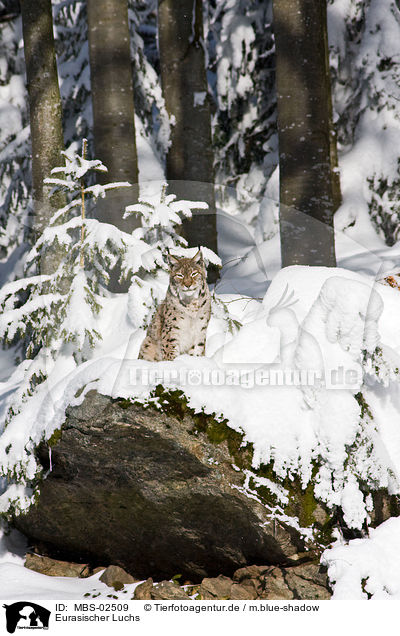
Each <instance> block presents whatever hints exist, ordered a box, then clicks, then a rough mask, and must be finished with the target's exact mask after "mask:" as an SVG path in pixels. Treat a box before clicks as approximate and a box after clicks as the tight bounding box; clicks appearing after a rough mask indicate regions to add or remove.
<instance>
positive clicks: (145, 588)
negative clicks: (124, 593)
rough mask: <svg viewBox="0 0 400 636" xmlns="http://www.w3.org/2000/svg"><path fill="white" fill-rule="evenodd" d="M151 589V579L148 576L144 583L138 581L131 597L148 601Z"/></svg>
mask: <svg viewBox="0 0 400 636" xmlns="http://www.w3.org/2000/svg"><path fill="white" fill-rule="evenodd" d="M152 589H153V579H151V578H149V579H147V580H146V581H144V583H140V585H137V586H136V587H135V592H134V594H133V598H134V599H135V600H136V601H150V600H151V598H152V597H151V590H152Z"/></svg>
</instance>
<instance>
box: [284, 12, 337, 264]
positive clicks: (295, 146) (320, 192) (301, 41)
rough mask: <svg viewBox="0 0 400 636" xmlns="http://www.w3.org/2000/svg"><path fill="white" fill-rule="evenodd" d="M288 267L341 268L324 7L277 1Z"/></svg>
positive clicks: (285, 244) (285, 247)
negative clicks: (336, 235)
mask: <svg viewBox="0 0 400 636" xmlns="http://www.w3.org/2000/svg"><path fill="white" fill-rule="evenodd" d="M273 9H274V32H275V43H276V84H277V98H278V138H279V171H280V229H281V251H282V266H283V267H285V266H287V265H294V264H301V265H326V266H335V265H336V259H335V245H334V232H333V215H334V212H335V210H336V208H337V206H338V205H339V203H340V184H339V182H338V175H337V173H336V174H335V172H334V168H335V167H336V166H335V161H336V162H337V158H336V143H335V136H334V132H333V125H332V102H331V87H330V76H329V63H328V51H327V22H326V0H274V4H273Z"/></svg>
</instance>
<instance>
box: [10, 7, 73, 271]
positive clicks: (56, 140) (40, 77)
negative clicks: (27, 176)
mask: <svg viewBox="0 0 400 636" xmlns="http://www.w3.org/2000/svg"><path fill="white" fill-rule="evenodd" d="M20 4H21V13H22V28H23V37H24V53H25V64H26V77H27V84H28V96H29V116H30V129H31V142H32V186H33V201H34V222H33V229H34V232H35V234H36V236H39V235H40V234H41V233H42V232H43V230H44V229H45V228H46V227H47V225H48V223H49V220H50V218H51V216H52V215H53V213H54V212H55V210H57V208H59V207H62V206H63V205H65V195H64V194H63V193H60V192H59V193H56V194H54V195H53V196H50V191H51V186H48V185H45V184H44V183H43V179H45V178H46V177H49V176H50V171H51V170H52V168H54V167H55V166H59V165H62V164H63V158H62V156H61V151H62V150H63V149H64V139H63V129H62V111H61V99H60V90H59V86H58V75H57V65H56V55H55V49H54V37H53V18H52V11H51V0H21V3H20ZM46 261H47V262H46V263H45V262H43V263H42V268H41V269H42V273H47V271H48V270H50V271H51V268H52V265H54V263H53V261H52V259H51V258H49V259H46Z"/></svg>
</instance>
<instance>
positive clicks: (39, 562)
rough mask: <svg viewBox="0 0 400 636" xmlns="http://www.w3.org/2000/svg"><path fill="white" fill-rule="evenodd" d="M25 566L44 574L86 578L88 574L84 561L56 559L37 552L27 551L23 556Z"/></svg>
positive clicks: (87, 567)
mask: <svg viewBox="0 0 400 636" xmlns="http://www.w3.org/2000/svg"><path fill="white" fill-rule="evenodd" d="M25 567H26V568H28V569H29V570H33V571H34V572H39V574H45V575H46V576H65V577H71V578H72V577H74V578H86V577H88V576H89V575H90V569H89V566H88V565H87V564H85V563H70V562H69V561H58V560H57V559H50V558H49V557H45V556H41V555H39V554H31V553H28V554H27V555H26V557H25Z"/></svg>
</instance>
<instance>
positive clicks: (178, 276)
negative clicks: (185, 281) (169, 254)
mask: <svg viewBox="0 0 400 636" xmlns="http://www.w3.org/2000/svg"><path fill="white" fill-rule="evenodd" d="M175 278H183V274H175Z"/></svg>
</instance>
